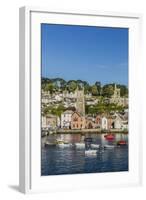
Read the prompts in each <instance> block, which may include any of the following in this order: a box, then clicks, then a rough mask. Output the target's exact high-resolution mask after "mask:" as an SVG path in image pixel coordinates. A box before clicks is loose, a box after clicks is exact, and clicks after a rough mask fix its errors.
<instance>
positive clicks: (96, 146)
mask: <svg viewBox="0 0 146 200" xmlns="http://www.w3.org/2000/svg"><path fill="white" fill-rule="evenodd" d="M99 147H100V145H99V144H91V148H94V149H98V148H99Z"/></svg>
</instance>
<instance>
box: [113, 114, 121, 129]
mask: <svg viewBox="0 0 146 200" xmlns="http://www.w3.org/2000/svg"><path fill="white" fill-rule="evenodd" d="M114 128H115V129H121V128H122V119H121V118H120V116H118V115H117V116H116V119H115V120H114Z"/></svg>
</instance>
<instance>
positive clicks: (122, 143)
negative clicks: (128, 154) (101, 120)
mask: <svg viewBox="0 0 146 200" xmlns="http://www.w3.org/2000/svg"><path fill="white" fill-rule="evenodd" d="M126 144H127V143H126V141H125V140H120V141H118V142H117V145H126Z"/></svg>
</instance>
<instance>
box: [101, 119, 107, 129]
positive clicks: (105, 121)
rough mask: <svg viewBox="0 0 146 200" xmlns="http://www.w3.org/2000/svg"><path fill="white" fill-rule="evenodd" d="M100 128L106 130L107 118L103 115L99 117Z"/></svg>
mask: <svg viewBox="0 0 146 200" xmlns="http://www.w3.org/2000/svg"><path fill="white" fill-rule="evenodd" d="M101 129H103V130H108V120H107V118H106V117H105V116H103V117H102V118H101Z"/></svg>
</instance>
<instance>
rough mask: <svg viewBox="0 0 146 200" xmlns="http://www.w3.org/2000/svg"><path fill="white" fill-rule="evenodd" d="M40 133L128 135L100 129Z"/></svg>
mask: <svg viewBox="0 0 146 200" xmlns="http://www.w3.org/2000/svg"><path fill="white" fill-rule="evenodd" d="M42 133H46V134H44V135H51V134H52V135H53V134H86V133H89V134H90V133H91V134H92V133H95V134H106V133H112V134H117V133H119V134H120V133H123V134H128V131H127V130H121V129H111V130H101V129H80V130H79V129H75V130H71V129H67V130H63V129H59V130H57V131H55V132H53V133H49V131H48V130H44V131H43V130H42Z"/></svg>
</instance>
